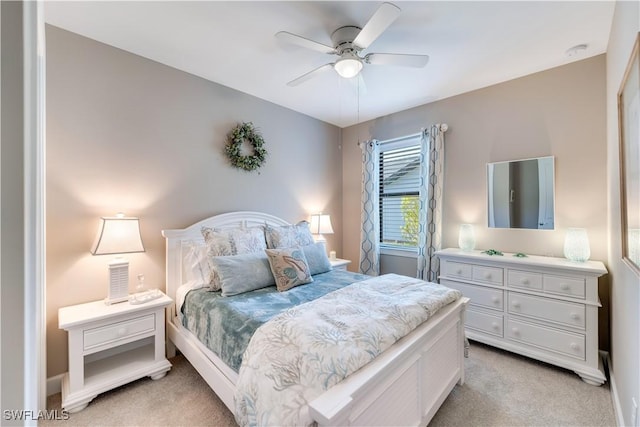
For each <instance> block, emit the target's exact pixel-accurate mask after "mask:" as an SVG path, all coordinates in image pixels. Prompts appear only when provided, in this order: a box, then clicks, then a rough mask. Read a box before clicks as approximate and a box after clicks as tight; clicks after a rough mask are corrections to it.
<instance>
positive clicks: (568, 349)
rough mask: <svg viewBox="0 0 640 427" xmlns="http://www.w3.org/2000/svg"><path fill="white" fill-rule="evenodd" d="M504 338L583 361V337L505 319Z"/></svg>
mask: <svg viewBox="0 0 640 427" xmlns="http://www.w3.org/2000/svg"><path fill="white" fill-rule="evenodd" d="M506 336H507V338H508V339H509V340H513V341H519V342H523V343H525V344H530V345H534V346H536V347H541V348H544V349H547V350H551V351H554V352H558V353H562V354H566V355H568V356H572V357H575V358H577V359H580V360H584V359H585V347H584V346H585V339H584V335H580V334H573V333H571V332H565V331H559V330H556V329H551V328H545V327H544V326H538V325H531V324H529V323H525V322H520V321H518V320H514V319H507V327H506Z"/></svg>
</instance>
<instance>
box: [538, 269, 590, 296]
mask: <svg viewBox="0 0 640 427" xmlns="http://www.w3.org/2000/svg"><path fill="white" fill-rule="evenodd" d="M544 291H545V292H548V293H551V294H558V295H567V296H571V297H576V298H584V295H585V281H584V279H576V278H573V277H561V276H550V275H547V274H545V275H544Z"/></svg>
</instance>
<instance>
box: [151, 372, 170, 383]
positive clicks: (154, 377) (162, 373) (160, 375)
mask: <svg viewBox="0 0 640 427" xmlns="http://www.w3.org/2000/svg"><path fill="white" fill-rule="evenodd" d="M166 375H167V371H164V372H160V373H159V374H155V375H150V376H149V378H151V379H152V380H154V381H155V380H159V379H160V378H164V377H165V376H166Z"/></svg>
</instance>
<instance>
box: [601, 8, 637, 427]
mask: <svg viewBox="0 0 640 427" xmlns="http://www.w3.org/2000/svg"><path fill="white" fill-rule="evenodd" d="M639 31H640V6H639V3H638V2H626V1H624V2H620V1H619V2H617V3H616V11H615V14H614V18H613V25H612V28H611V36H610V38H609V46H608V49H607V155H608V162H607V170H608V173H607V190H608V196H609V197H608V204H609V212H610V215H609V224H608V232H609V242H608V243H609V247H608V249H609V254H608V258H609V265H608V267H609V277H610V281H611V359H612V361H611V367H610V369H611V371H612V376H613V377H614V378H615V389H614V390H613V392H614V398H616V402H617V404H618V405H619V406H618V407H617V408H616V409H617V410H618V422H619V425H626V426H631V425H632V423H631V420H632V412H633V407H632V399H635V401H636V403H637V404H640V399H639V398H640V366H639V365H640V347H639V345H640V344H639V342H640V278H639V277H638V276H637V275H636V274H634V273H633V272H632V271H631V269H630V268H629V267H628V266H627V265H625V264H624V263H623V262H622V261H621V259H622V250H621V248H622V242H621V235H622V233H621V230H620V219H621V213H620V170H619V155H618V154H619V152H618V147H619V145H618V107H617V93H618V89H619V88H620V84H621V82H622V75H623V74H624V70H625V68H626V66H627V63H628V61H629V57H630V55H631V49H632V47H633V43H634V41H635V39H636V37H637V35H638V32H639ZM636 143H638V142H637V141H636ZM639 416H640V414H639ZM636 425H638V421H636Z"/></svg>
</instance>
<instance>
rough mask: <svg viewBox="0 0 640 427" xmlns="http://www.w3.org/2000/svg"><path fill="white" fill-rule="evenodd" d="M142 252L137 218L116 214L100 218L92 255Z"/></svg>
mask: <svg viewBox="0 0 640 427" xmlns="http://www.w3.org/2000/svg"><path fill="white" fill-rule="evenodd" d="M133 252H144V246H143V244H142V237H141V236H140V223H139V221H138V218H134V217H126V216H124V215H123V214H118V215H117V216H114V217H102V218H100V226H99V227H98V234H97V235H96V239H95V241H94V242H93V245H92V247H91V253H92V254H93V255H108V254H126V253H133Z"/></svg>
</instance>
